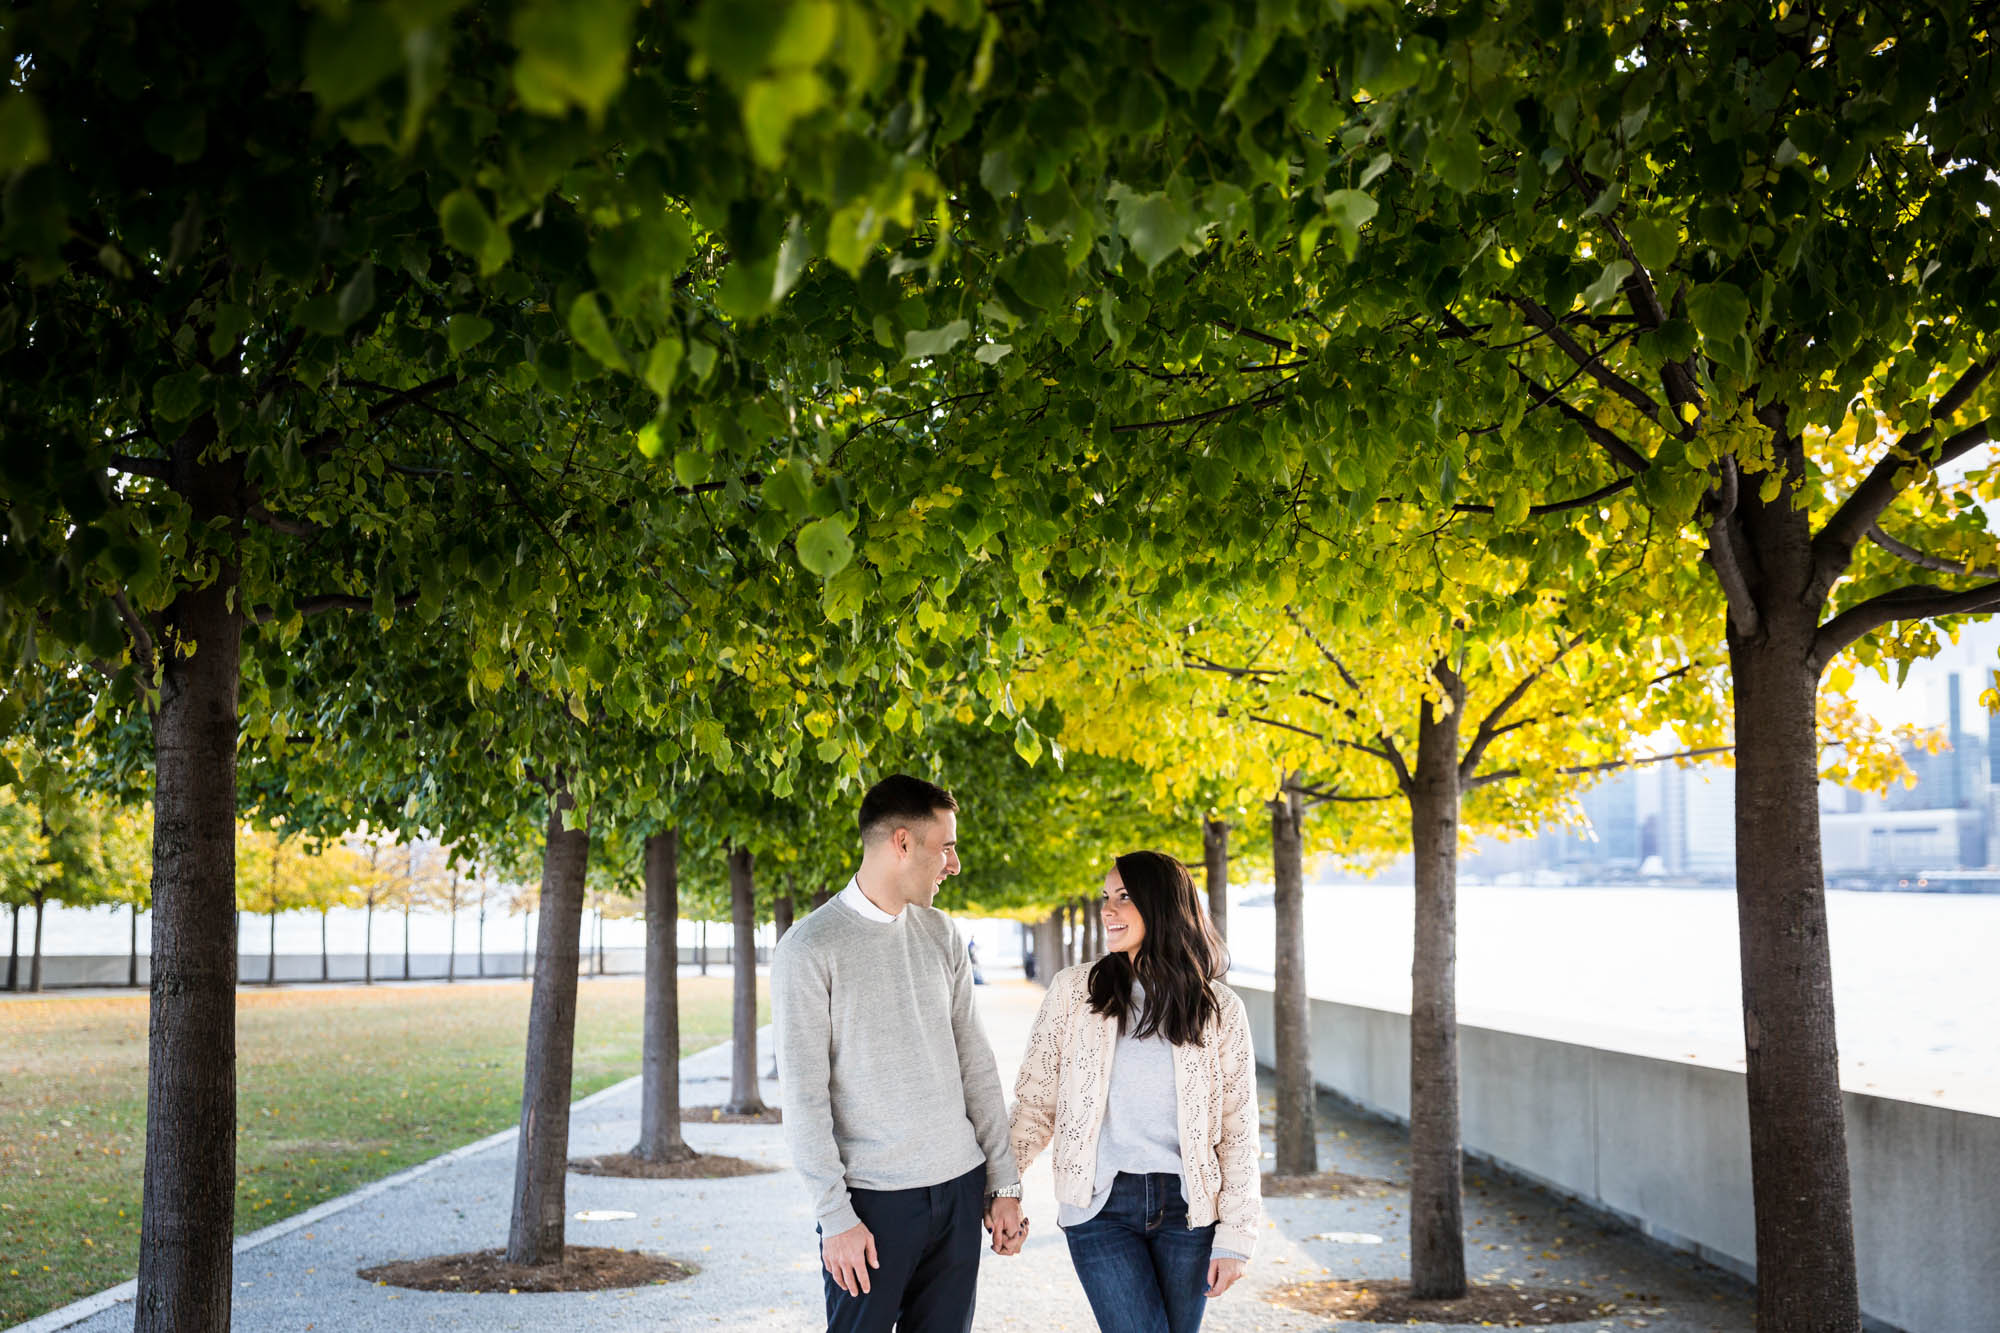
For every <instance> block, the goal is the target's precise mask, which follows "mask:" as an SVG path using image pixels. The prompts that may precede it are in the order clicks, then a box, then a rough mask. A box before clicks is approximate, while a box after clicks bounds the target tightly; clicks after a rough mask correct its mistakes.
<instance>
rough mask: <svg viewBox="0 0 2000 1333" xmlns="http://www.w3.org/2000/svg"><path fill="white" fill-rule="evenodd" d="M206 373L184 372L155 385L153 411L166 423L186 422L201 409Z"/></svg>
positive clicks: (160, 380)
mask: <svg viewBox="0 0 2000 1333" xmlns="http://www.w3.org/2000/svg"><path fill="white" fill-rule="evenodd" d="M207 378H208V375H207V372H206V371H201V370H183V371H180V372H179V373H177V374H173V375H168V376H166V377H165V378H164V379H159V380H156V381H154V383H153V411H154V413H155V414H156V415H158V416H159V417H160V418H161V419H162V420H165V421H186V420H187V419H188V418H189V417H191V416H193V415H194V414H195V412H196V411H197V410H198V409H199V408H200V407H201V402H202V397H203V395H204V391H205V388H206V385H205V383H204V381H206V379H207Z"/></svg>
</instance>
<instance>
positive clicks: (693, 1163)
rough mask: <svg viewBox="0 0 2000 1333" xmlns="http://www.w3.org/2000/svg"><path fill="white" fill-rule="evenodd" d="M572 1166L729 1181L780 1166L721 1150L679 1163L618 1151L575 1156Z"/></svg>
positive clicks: (644, 1176) (600, 1172)
mask: <svg viewBox="0 0 2000 1333" xmlns="http://www.w3.org/2000/svg"><path fill="white" fill-rule="evenodd" d="M569 1169H570V1170H572V1171H577V1172H581V1173H582V1174H584V1175H586V1176H625V1177H627V1178H629V1179H633V1180H726V1179H728V1178H729V1177H730V1176H761V1175H766V1174H769V1173H770V1172H773V1171H776V1170H777V1169H778V1168H777V1167H775V1166H766V1165H764V1164H763V1163H762V1162H752V1161H747V1160H745V1159H744V1158H741V1157H726V1156H724V1155H723V1154H721V1153H717V1152H704V1153H692V1154H690V1155H689V1156H687V1157H684V1158H682V1159H681V1160H680V1161H678V1162H649V1161H647V1160H646V1159H645V1158H643V1157H634V1156H633V1155H632V1154H631V1153H628V1152H614V1153H606V1154H605V1155H604V1156H602V1157H578V1158H575V1159H573V1160H572V1161H571V1162H570V1164H569Z"/></svg>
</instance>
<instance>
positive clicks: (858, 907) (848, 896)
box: [840, 875, 903, 926]
mask: <svg viewBox="0 0 2000 1333" xmlns="http://www.w3.org/2000/svg"><path fill="white" fill-rule="evenodd" d="M840 901H841V902H842V903H844V904H846V905H847V906H849V907H851V908H853V909H854V910H855V912H856V913H858V914H859V915H860V917H861V919H862V920H863V921H880V922H886V923H887V924H889V925H892V926H893V925H894V924H896V923H897V922H898V921H901V920H902V919H903V914H902V913H901V912H898V913H896V914H895V915H894V916H891V915H890V914H889V913H887V912H885V911H883V910H882V909H881V908H879V907H877V906H876V905H875V904H874V902H873V901H872V900H871V899H870V898H869V897H868V895H867V894H865V893H863V892H862V891H861V876H859V875H856V876H855V877H854V878H853V879H850V880H848V881H847V887H846V888H844V889H842V890H841V891H840Z"/></svg>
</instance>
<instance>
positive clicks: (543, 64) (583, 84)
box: [513, 0, 636, 123]
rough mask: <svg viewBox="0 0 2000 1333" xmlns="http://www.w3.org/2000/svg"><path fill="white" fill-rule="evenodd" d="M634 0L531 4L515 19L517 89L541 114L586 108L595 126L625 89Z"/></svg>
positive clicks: (524, 101) (535, 0)
mask: <svg viewBox="0 0 2000 1333" xmlns="http://www.w3.org/2000/svg"><path fill="white" fill-rule="evenodd" d="M635 8H636V5H635V4H634V3H633V0H530V2H529V3H528V4H527V5H526V6H525V7H524V8H523V9H522V10H521V11H520V12H519V13H517V14H516V15H515V16H514V34H513V35H514V46H515V49H516V50H518V51H519V52H520V53H521V54H520V57H519V59H517V60H516V61H515V63H514V90H515V91H516V92H518V93H519V94H520V95H521V103H522V105H524V106H526V107H527V108H528V109H529V110H531V111H539V112H541V113H542V114H543V115H548V116H560V115H562V114H563V113H564V112H566V111H568V110H569V109H570V108H571V107H572V106H578V107H582V108H583V109H584V111H585V112H586V113H587V114H588V115H589V116H590V119H591V120H592V122H593V123H595V122H598V121H602V120H603V119H604V109H605V108H606V107H608V106H609V105H611V99H612V98H614V97H616V96H617V95H618V90H619V89H621V88H623V87H624V86H625V70H626V66H627V64H628V63H629V62H630V61H631V59H632V12H633V10H634V9H635Z"/></svg>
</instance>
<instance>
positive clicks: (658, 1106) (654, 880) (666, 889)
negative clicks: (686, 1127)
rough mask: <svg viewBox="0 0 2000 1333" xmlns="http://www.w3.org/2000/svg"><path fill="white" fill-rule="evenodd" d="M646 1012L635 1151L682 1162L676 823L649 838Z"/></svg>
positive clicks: (686, 1150)
mask: <svg viewBox="0 0 2000 1333" xmlns="http://www.w3.org/2000/svg"><path fill="white" fill-rule="evenodd" d="M645 855H646V871H645V875H646V999H645V1005H646V1013H645V1030H644V1035H643V1036H642V1038H641V1045H640V1055H639V1142H638V1143H637V1144H636V1145H635V1146H634V1147H633V1149H632V1155H633V1156H634V1157H637V1158H640V1159H642V1160H644V1161H648V1162H682V1161H686V1160H687V1159H688V1158H690V1157H692V1156H694V1150H693V1149H692V1148H690V1147H688V1146H687V1143H686V1142H685V1141H684V1140H683V1139H682V1138H681V1001H680V961H681V945H680V929H681V921H680V915H681V914H680V883H681V835H680V831H679V830H678V829H670V830H668V831H667V832H665V833H655V834H653V835H652V836H650V837H648V838H647V839H646V853H645Z"/></svg>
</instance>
